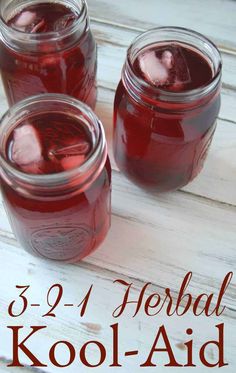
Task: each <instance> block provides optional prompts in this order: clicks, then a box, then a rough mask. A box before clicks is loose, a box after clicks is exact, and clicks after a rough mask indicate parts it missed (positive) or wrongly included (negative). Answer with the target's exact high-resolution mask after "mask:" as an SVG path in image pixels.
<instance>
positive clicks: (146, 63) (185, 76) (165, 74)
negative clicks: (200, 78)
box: [139, 45, 191, 91]
mask: <svg viewBox="0 0 236 373" xmlns="http://www.w3.org/2000/svg"><path fill="white" fill-rule="evenodd" d="M139 66H140V69H141V71H142V73H143V75H144V77H145V78H146V80H147V81H149V82H150V83H151V84H153V85H155V86H157V87H159V86H160V87H161V86H166V87H167V86H168V87H170V89H171V90H172V88H173V90H174V91H180V90H181V89H182V88H183V87H184V84H186V83H189V82H190V81H191V77H190V73H189V69H188V65H187V62H186V59H185V57H184V55H183V53H182V51H181V48H180V47H178V46H175V45H171V46H169V47H168V49H167V48H164V47H163V48H157V49H156V50H151V51H150V50H149V51H145V52H144V53H142V54H141V55H140V56H139Z"/></svg>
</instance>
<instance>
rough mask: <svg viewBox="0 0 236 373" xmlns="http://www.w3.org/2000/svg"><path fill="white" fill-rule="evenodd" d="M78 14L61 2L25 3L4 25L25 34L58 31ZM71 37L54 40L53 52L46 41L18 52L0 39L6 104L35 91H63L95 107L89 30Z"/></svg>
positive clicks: (93, 48)
mask: <svg viewBox="0 0 236 373" xmlns="http://www.w3.org/2000/svg"><path fill="white" fill-rule="evenodd" d="M78 17H79V14H77V13H76V12H75V11H74V10H73V9H71V8H69V7H66V6H64V5H62V4H59V3H58V4H57V3H39V4H35V5H31V6H26V7H25V8H23V10H21V12H20V13H18V14H16V15H14V16H13V17H10V19H9V20H8V22H7V24H8V26H10V27H11V28H14V29H17V30H18V31H21V32H26V33H28V34H35V33H37V34H42V35H43V34H44V33H45V32H51V31H56V32H58V33H59V34H60V32H62V31H63V30H65V29H66V28H68V27H69V26H71V25H73V23H75V22H76V20H77V19H78ZM73 38H74V36H70V37H68V38H67V39H66V41H65V40H64V42H58V44H57V41H55V42H54V44H53V48H55V49H54V50H53V51H52V50H51V49H49V46H48V44H47V41H45V42H43V41H41V42H40V44H37V45H36V44H35V47H34V48H35V49H34V51H32V50H30V48H31V47H29V50H27V46H26V48H24V50H23V49H22V50H21V51H19V52H16V51H15V50H13V49H12V48H9V47H8V46H6V44H5V43H3V41H1V42H0V69H1V73H2V80H3V84H4V88H5V92H6V95H7V98H8V101H9V104H10V105H12V104H14V103H16V102H17V101H20V100H22V99H24V98H26V97H29V96H32V95H35V94H40V93H65V94H68V95H70V96H73V97H75V98H77V99H79V100H81V101H83V102H85V103H87V104H88V105H89V106H91V107H92V108H94V107H95V104H96V96H97V88H96V71H97V52H96V44H95V41H94V38H93V36H92V33H91V31H90V30H89V31H86V32H84V33H83V35H82V36H81V37H77V39H76V40H73ZM72 40H73V42H72ZM63 43H64V44H63ZM50 48H51V46H50Z"/></svg>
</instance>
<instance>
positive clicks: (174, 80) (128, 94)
mask: <svg viewBox="0 0 236 373" xmlns="http://www.w3.org/2000/svg"><path fill="white" fill-rule="evenodd" d="M221 70H222V64H221V56H220V53H219V51H218V50H217V48H216V46H215V45H214V44H213V43H212V42H211V41H209V40H208V39H206V38H205V37H204V36H203V35H201V34H198V33H196V32H194V31H190V30H187V29H183V28H170V27H163V28H157V29H153V30H150V31H148V32H146V33H144V34H142V35H140V36H139V37H138V38H137V39H136V40H135V41H134V43H133V44H132V45H131V47H130V48H129V50H128V54H127V59H126V62H125V65H124V68H123V73H122V79H121V82H120V83H119V86H118V88H117V92H116V97H115V103H114V155H115V160H116V162H117V165H118V167H119V168H120V170H121V171H122V172H123V173H124V174H125V175H126V176H127V177H128V178H129V179H131V180H132V181H133V182H135V183H136V184H138V185H140V186H142V187H144V188H147V189H151V190H154V191H157V192H165V191H171V190H175V189H178V188H181V187H183V186H184V185H186V184H188V183H189V182H190V181H191V180H193V179H194V178H195V177H196V176H197V175H198V173H199V172H200V171H201V169H202V167H203V164H204V161H205V159H206V156H207V153H208V149H209V146H210V144H211V141H212V137H213V134H214V132H215V129H216V119H217V116H218V113H219V109H220V88H221Z"/></svg>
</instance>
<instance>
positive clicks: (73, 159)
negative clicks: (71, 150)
mask: <svg viewBox="0 0 236 373" xmlns="http://www.w3.org/2000/svg"><path fill="white" fill-rule="evenodd" d="M85 159H86V156H85V155H73V156H69V157H65V158H63V159H62V160H61V165H62V168H63V169H64V170H65V171H67V170H71V169H72V168H76V167H79V166H81V165H82V164H83V163H84V161H85Z"/></svg>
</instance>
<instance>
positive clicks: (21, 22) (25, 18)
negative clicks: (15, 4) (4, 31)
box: [14, 10, 37, 29]
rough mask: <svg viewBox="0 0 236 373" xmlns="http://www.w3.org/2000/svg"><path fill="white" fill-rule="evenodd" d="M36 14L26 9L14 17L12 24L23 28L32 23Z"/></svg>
mask: <svg viewBox="0 0 236 373" xmlns="http://www.w3.org/2000/svg"><path fill="white" fill-rule="evenodd" d="M36 17H37V15H36V13H34V12H30V11H28V10H26V11H23V12H22V13H20V15H19V17H18V18H17V19H16V21H15V23H14V26H15V27H17V28H20V29H24V28H25V27H27V26H30V25H31V24H33V23H34V21H35V19H36Z"/></svg>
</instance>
